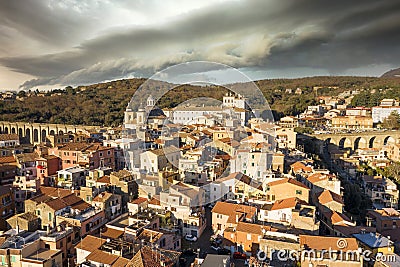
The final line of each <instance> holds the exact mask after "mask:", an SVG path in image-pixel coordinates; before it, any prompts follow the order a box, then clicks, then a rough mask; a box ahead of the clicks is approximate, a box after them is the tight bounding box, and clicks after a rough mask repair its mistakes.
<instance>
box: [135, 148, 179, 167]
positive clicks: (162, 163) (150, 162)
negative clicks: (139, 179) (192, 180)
mask: <svg viewBox="0 0 400 267" xmlns="http://www.w3.org/2000/svg"><path fill="white" fill-rule="evenodd" d="M179 157H180V150H179V149H178V148H176V147H174V146H168V147H165V148H160V149H154V150H148V151H145V152H143V153H141V154H140V169H142V170H144V171H145V172H147V173H157V172H159V171H162V170H164V169H166V168H173V167H177V166H178V164H179Z"/></svg>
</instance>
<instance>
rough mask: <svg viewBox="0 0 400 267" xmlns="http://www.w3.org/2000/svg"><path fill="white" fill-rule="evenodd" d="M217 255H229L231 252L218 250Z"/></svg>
mask: <svg viewBox="0 0 400 267" xmlns="http://www.w3.org/2000/svg"><path fill="white" fill-rule="evenodd" d="M218 255H231V251H230V250H229V249H226V248H220V249H218Z"/></svg>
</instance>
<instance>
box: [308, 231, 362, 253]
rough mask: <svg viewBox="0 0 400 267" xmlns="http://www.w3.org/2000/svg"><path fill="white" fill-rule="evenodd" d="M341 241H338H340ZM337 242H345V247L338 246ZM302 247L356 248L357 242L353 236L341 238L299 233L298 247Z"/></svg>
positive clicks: (342, 249) (344, 249) (326, 248)
mask: <svg viewBox="0 0 400 267" xmlns="http://www.w3.org/2000/svg"><path fill="white" fill-rule="evenodd" d="M341 240H343V241H342V243H340V241H341ZM338 244H346V246H345V247H338ZM303 246H304V249H306V250H307V249H314V250H319V251H320V250H323V249H325V250H329V249H331V250H332V249H333V250H339V251H348V250H357V249H358V244H357V240H356V239H355V238H343V237H328V236H312V235H300V247H303Z"/></svg>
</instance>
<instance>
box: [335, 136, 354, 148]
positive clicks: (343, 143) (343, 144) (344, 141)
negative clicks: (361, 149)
mask: <svg viewBox="0 0 400 267" xmlns="http://www.w3.org/2000/svg"><path fill="white" fill-rule="evenodd" d="M338 146H339V149H344V148H351V147H352V145H351V140H350V139H349V138H347V137H343V138H341V139H340V140H339V144H338Z"/></svg>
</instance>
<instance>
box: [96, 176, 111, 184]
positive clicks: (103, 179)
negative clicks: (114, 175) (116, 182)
mask: <svg viewBox="0 0 400 267" xmlns="http://www.w3.org/2000/svg"><path fill="white" fill-rule="evenodd" d="M97 182H98V183H104V184H109V183H110V176H108V175H104V176H103V177H100V178H99V179H97Z"/></svg>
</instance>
